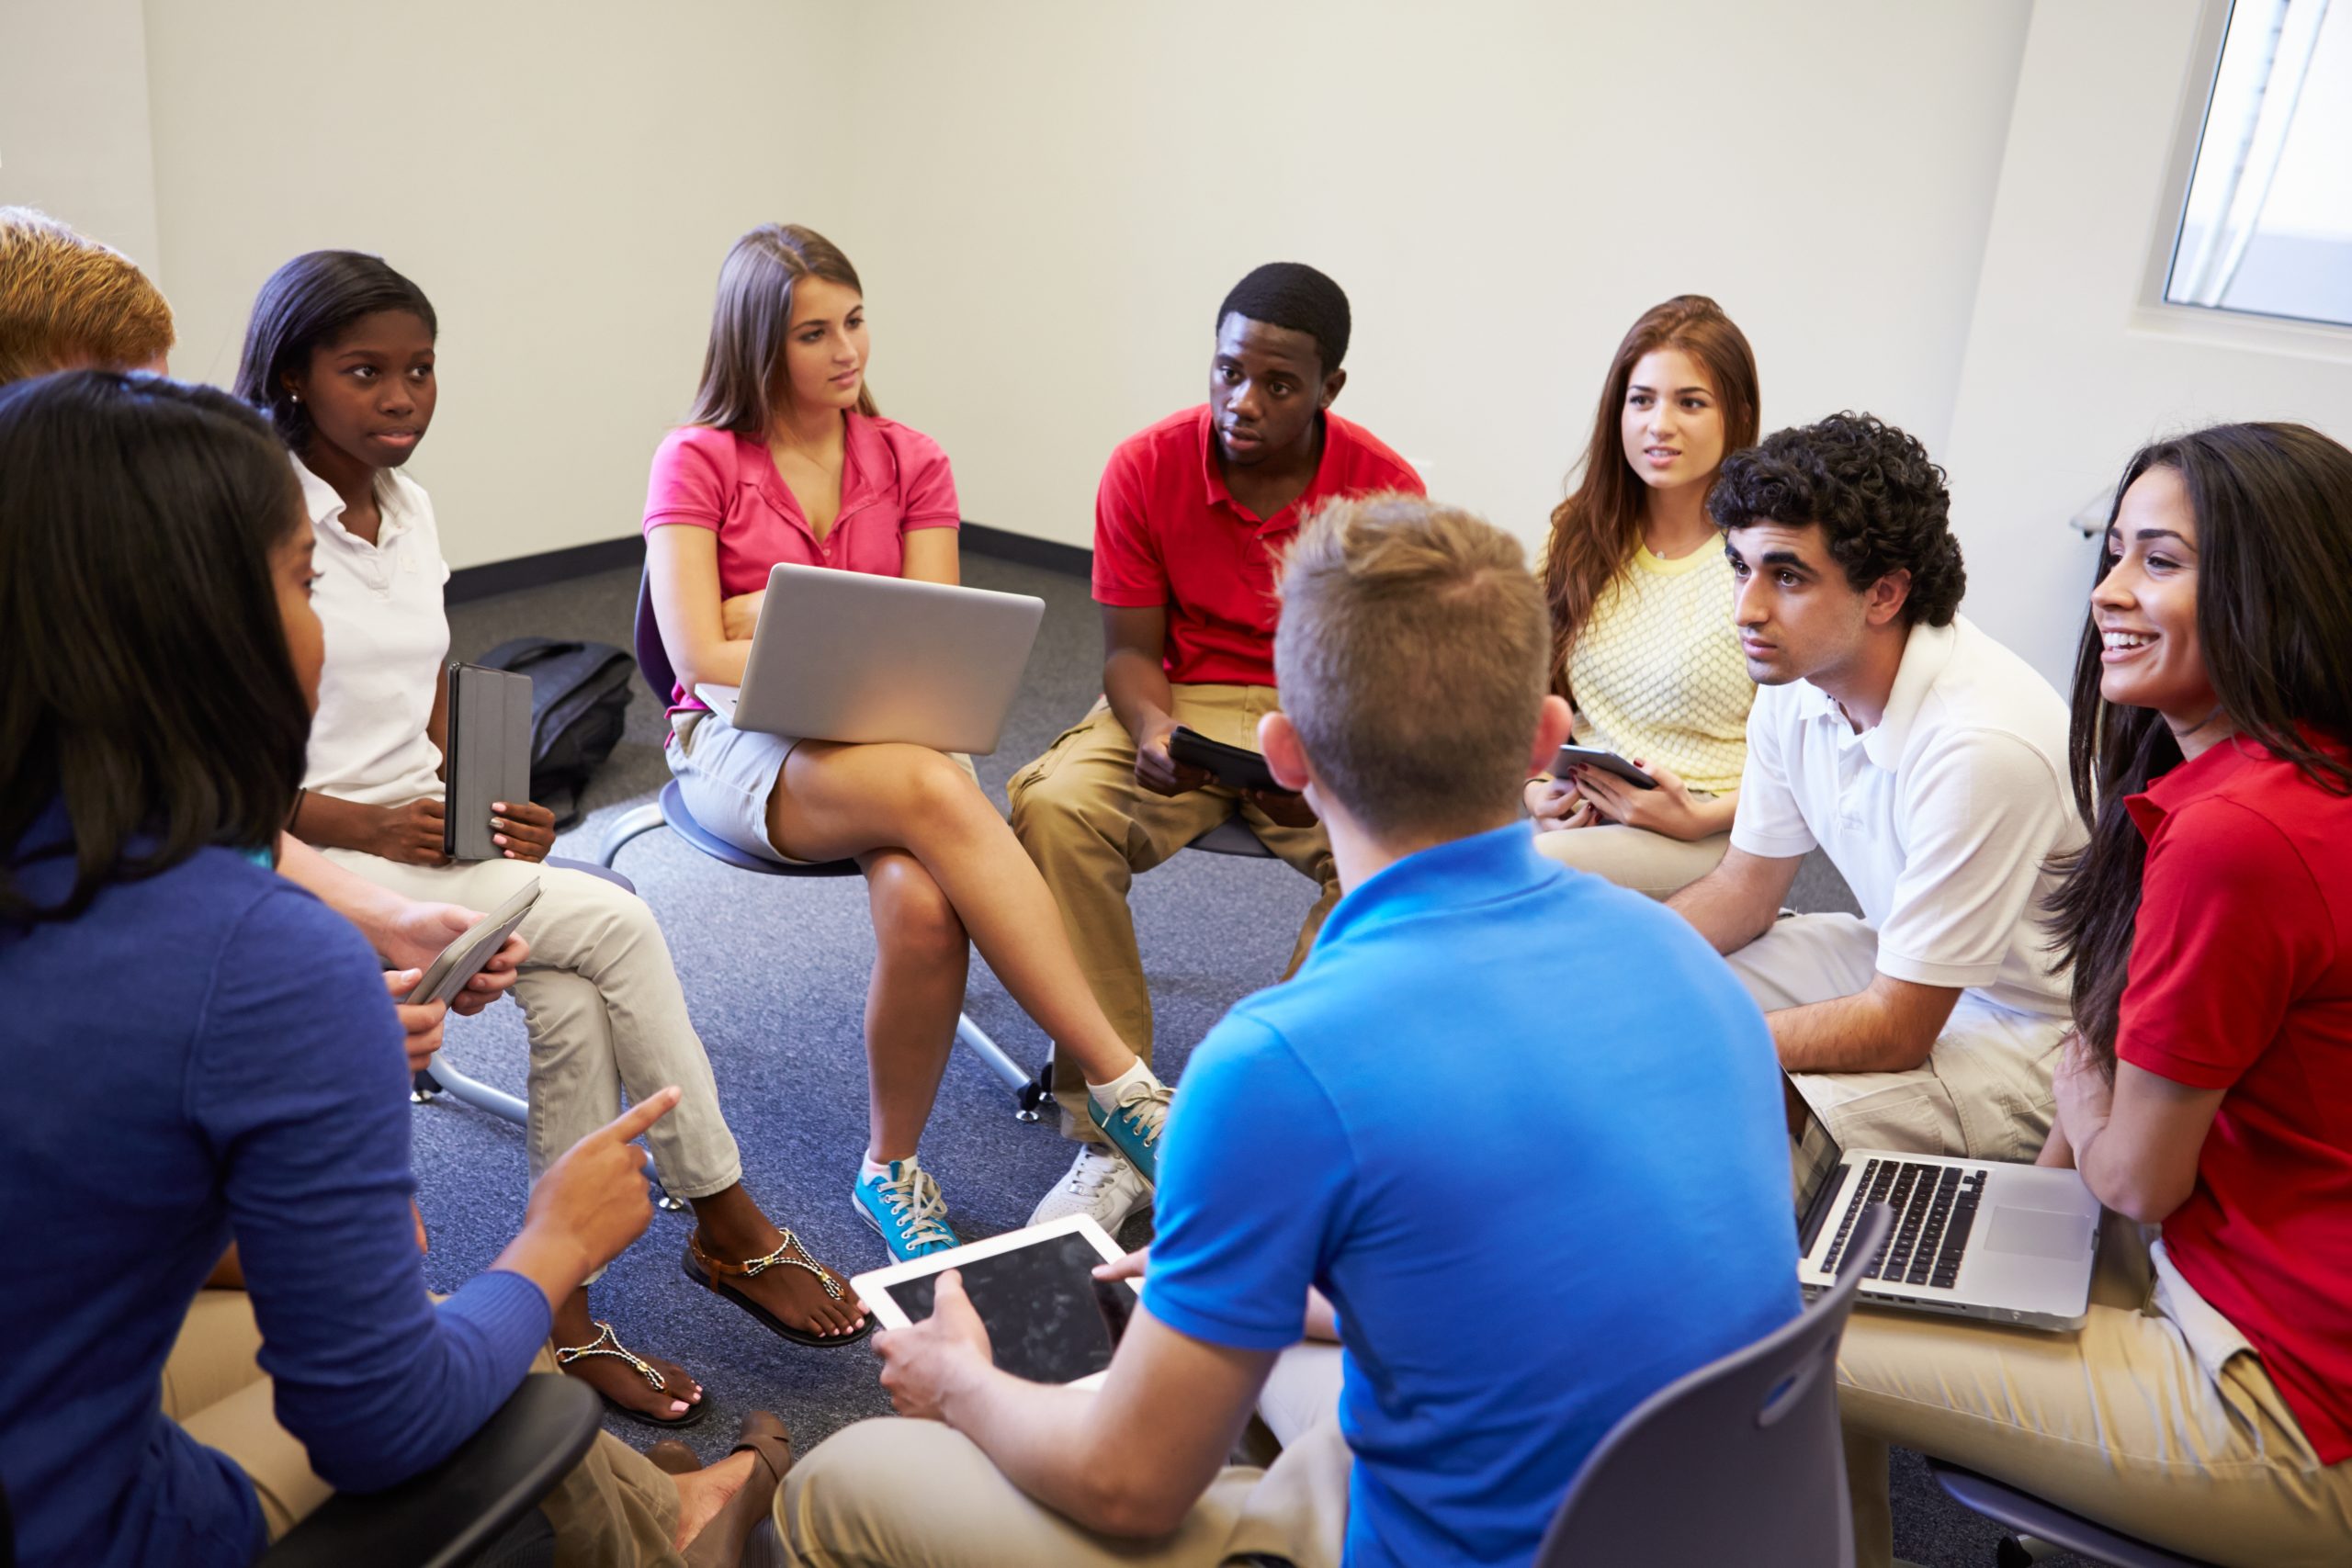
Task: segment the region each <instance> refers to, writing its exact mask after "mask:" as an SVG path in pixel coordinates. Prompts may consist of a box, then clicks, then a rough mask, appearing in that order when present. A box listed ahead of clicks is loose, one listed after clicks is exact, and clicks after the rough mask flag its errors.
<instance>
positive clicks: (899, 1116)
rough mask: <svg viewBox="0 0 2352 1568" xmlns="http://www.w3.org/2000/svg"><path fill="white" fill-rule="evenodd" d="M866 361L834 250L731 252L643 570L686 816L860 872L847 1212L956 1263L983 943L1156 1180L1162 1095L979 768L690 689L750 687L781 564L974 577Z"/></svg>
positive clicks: (744, 845)
mask: <svg viewBox="0 0 2352 1568" xmlns="http://www.w3.org/2000/svg"><path fill="white" fill-rule="evenodd" d="M867 344H868V338H867V332H866V324H865V289H864V288H863V286H861V285H860V284H859V282H858V278H857V271H856V269H855V268H854V267H853V266H851V265H850V262H849V258H848V257H847V256H845V255H843V254H842V252H841V251H840V249H839V248H838V247H836V246H835V245H833V244H832V243H831V242H830V241H828V240H826V239H825V237H824V236H823V235H821V234H818V233H816V232H814V231H810V230H808V229H804V228H802V227H800V226H799V225H797V224H783V223H769V224H763V225H762V226H761V227H759V228H757V229H754V230H752V231H751V232H750V233H748V234H745V235H744V236H743V237H742V238H741V239H740V240H738V241H736V243H735V245H734V248H733V249H732V250H730V251H729V253H728V255H727V261H726V264H725V265H724V266H723V267H722V268H721V270H720V272H719V276H718V306H717V309H716V310H715V311H714V313H713V316H712V319H711V327H710V343H709V347H708V349H707V352H706V354H705V356H704V360H703V375H702V386H701V389H700V390H699V391H698V392H697V393H696V394H695V401H694V408H693V411H692V412H690V413H689V414H688V416H687V420H688V423H686V424H685V425H684V427H682V428H680V429H678V430H674V431H673V432H671V434H670V436H669V438H668V439H667V440H665V441H664V442H663V443H662V449H661V451H660V452H659V453H657V454H656V455H655V457H654V459H653V475H652V481H651V483H650V487H649V490H648V494H647V498H646V505H645V539H646V572H647V577H648V581H649V582H650V588H651V596H652V604H653V609H654V614H655V616H656V618H657V619H658V620H659V621H660V623H661V628H662V645H663V647H664V648H665V649H667V650H668V652H669V655H670V661H671V664H672V667H673V669H674V670H675V671H676V672H677V678H678V686H677V690H676V691H675V692H673V693H671V694H669V695H670V699H671V708H670V718H671V739H670V743H669V757H670V767H671V770H672V772H673V773H675V774H676V775H677V778H678V786H679V791H680V793H681V794H682V795H684V797H685V802H686V806H687V808H688V809H689V810H690V811H692V812H693V814H694V816H695V818H696V820H698V821H699V822H700V823H701V824H702V825H703V826H704V827H705V828H707V829H709V830H710V831H711V832H714V833H716V834H718V836H719V837H720V838H722V839H725V840H728V841H729V843H732V844H734V845H735V846H736V847H737V848H738V849H741V850H742V851H744V852H747V853H750V854H757V855H765V856H768V857H770V858H772V859H775V860H804V861H831V860H853V859H854V860H855V861H856V862H857V863H858V864H859V866H860V867H861V868H863V870H864V871H865V881H866V886H867V890H868V896H869V903H870V906H871V908H872V910H873V914H874V934H875V941H876V948H877V950H878V951H877V953H876V960H875V966H874V983H873V986H872V987H871V989H870V990H869V992H868V993H867V998H866V1006H865V1049H866V1070H867V1094H868V1102H869V1109H868V1129H867V1130H868V1137H867V1144H866V1149H865V1161H864V1163H863V1166H862V1168H861V1169H860V1171H859V1174H858V1177H857V1179H856V1181H855V1183H854V1185H853V1187H852V1189H851V1199H852V1201H853V1203H854V1205H855V1207H856V1210H857V1213H858V1214H859V1215H860V1216H861V1217H862V1218H864V1219H865V1221H866V1223H867V1224H871V1225H872V1226H873V1227H874V1228H875V1229H876V1231H877V1232H879V1233H880V1235H881V1236H882V1239H883V1241H884V1243H885V1244H886V1245H887V1246H888V1247H889V1249H890V1252H891V1254H892V1256H893V1257H894V1258H900V1259H904V1258H915V1257H920V1256H922V1255H923V1254H925V1253H929V1252H935V1251H938V1250H940V1249H942V1248H944V1247H952V1246H954V1245H956V1236H955V1235H954V1233H953V1232H952V1231H950V1230H949V1228H948V1226H947V1223H946V1214H947V1209H946V1201H945V1200H944V1198H943V1197H942V1196H941V1194H940V1190H939V1183H938V1181H937V1180H936V1179H934V1178H933V1176H932V1174H931V1173H930V1172H929V1171H927V1170H924V1169H923V1168H922V1167H921V1165H920V1164H919V1163H918V1162H917V1160H916V1151H915V1145H916V1142H917V1140H918V1139H919V1138H920V1137H921V1136H922V1130H923V1124H924V1123H925V1122H927V1121H929V1119H930V1116H931V1106H932V1100H933V1098H934V1097H935V1096H936V1095H937V1094H938V1092H939V1082H940V1077H941V1075H942V1074H943V1073H944V1071H945V1070H946V1066H947V1053H948V1047H949V1045H950V1044H951V1043H953V1041H954V1039H955V1035H956V1016H957V1014H958V1013H959V1012H961V1011H962V1010H963V1006H964V980H965V975H966V972H967V969H968V967H969V964H970V962H971V958H970V953H971V948H972V946H973V945H975V944H977V945H978V948H979V950H980V953H981V955H982V956H983V957H985V958H986V959H987V960H988V961H989V968H991V969H992V970H994V971H995V972H996V974H997V976H999V977H1000V978H1001V979H1002V980H1003V982H1004V986H1005V989H1006V990H1008V991H1010V992H1012V997H1013V999H1014V1000H1016V1001H1018V1002H1019V1003H1020V1004H1021V1005H1022V1007H1023V1009H1025V1010H1027V1011H1028V1013H1029V1016H1030V1017H1032V1018H1034V1019H1035V1020H1036V1021H1037V1022H1038V1024H1039V1026H1040V1027H1042V1028H1043V1029H1044V1030H1045V1031H1046V1033H1047V1034H1048V1035H1050V1036H1051V1037H1052V1039H1053V1041H1054V1043H1055V1046H1056V1048H1057V1050H1059V1051H1064V1052H1067V1053H1069V1060H1071V1061H1073V1062H1075V1063H1077V1064H1078V1066H1079V1068H1080V1072H1082V1073H1083V1074H1084V1076H1085V1078H1086V1083H1087V1087H1088V1091H1089V1095H1090V1098H1091V1103H1092V1106H1093V1109H1094V1111H1095V1118H1096V1122H1097V1124H1098V1125H1100V1126H1102V1127H1103V1132H1104V1134H1105V1135H1106V1136H1107V1137H1108V1138H1109V1139H1110V1141H1111V1142H1112V1144H1113V1145H1114V1146H1115V1147H1117V1148H1118V1150H1119V1152H1120V1153H1121V1154H1123V1155H1125V1156H1126V1157H1127V1158H1128V1159H1129V1160H1130V1161H1131V1162H1132V1163H1133V1164H1134V1165H1135V1166H1136V1169H1137V1170H1138V1171H1140V1172H1141V1173H1142V1174H1143V1175H1144V1177H1145V1178H1146V1179H1149V1178H1150V1177H1151V1176H1152V1175H1153V1167H1154V1164H1155V1156H1154V1146H1155V1145H1156V1143H1157V1141H1158V1138H1159V1127H1160V1124H1161V1123H1162V1122H1164V1121H1165V1119H1166V1117H1167V1114H1168V1107H1169V1096H1170V1091H1169V1089H1167V1087H1166V1086H1165V1085H1163V1084H1161V1083H1160V1081H1159V1079H1158V1078H1157V1077H1153V1076H1152V1072H1151V1069H1150V1068H1149V1067H1148V1066H1145V1065H1144V1064H1143V1063H1142V1062H1140V1061H1138V1060H1137V1059H1136V1054H1135V1053H1134V1052H1133V1051H1131V1050H1129V1049H1128V1048H1127V1046H1126V1044H1125V1043H1124V1042H1123V1041H1122V1040H1121V1039H1120V1038H1119V1035H1118V1033H1117V1032H1116V1031H1114V1029H1113V1028H1112V1027H1111V1021H1110V1020H1109V1019H1107V1018H1106V1017H1104V1016H1103V1009H1102V1007H1101V1006H1100V1005H1099V1004H1098V1003H1097V1002H1096V1001H1095V999H1094V993H1093V992H1092V991H1091V989H1090V988H1089V987H1088V986H1087V983H1086V977H1085V975H1084V974H1083V973H1082V972H1081V971H1080V968H1079V965H1078V959H1077V956H1076V955H1075V954H1074V953H1072V952H1071V951H1070V945H1069V937H1068V936H1067V935H1066V934H1065V932H1064V930H1063V926H1062V919H1061V915H1060V912H1059V911H1058V910H1057V908H1055V906H1054V897H1053V895H1052V894H1051V893H1050V892H1048V891H1047V890H1046V884H1045V881H1044V879H1043V878H1042V877H1040V876H1039V875H1038V874H1037V868H1036V866H1035V863H1033V862H1032V861H1031V860H1030V858H1029V855H1028V852H1026V851H1024V850H1023V849H1022V847H1021V844H1020V841H1019V840H1016V839H1014V838H1013V836H1012V828H1010V827H1009V826H1007V825H1006V822H1005V819H1004V818H1003V816H1002V814H1001V813H1000V812H999V811H998V810H997V808H996V807H995V806H994V805H993V804H992V803H991V802H990V801H989V798H988V796H987V795H983V794H982V793H981V792H980V786H979V783H978V779H977V778H975V777H974V775H973V773H972V771H971V765H970V763H969V762H968V761H962V760H960V759H956V758H951V757H948V756H946V755H944V753H941V752H938V751H934V750H930V749H928V748H926V747H922V746H910V745H898V744H883V743H876V744H869V745H848V744H842V743H838V742H834V741H830V740H819V739H793V738H790V737H786V736H779V735H765V734H758V733H754V732H752V731H750V730H739V729H737V728H734V727H733V726H732V725H730V724H729V722H728V720H727V718H726V716H724V715H722V714H718V713H716V712H713V711H712V710H711V709H710V708H709V707H708V706H707V705H706V704H704V703H703V702H701V701H700V700H699V699H697V698H696V697H695V694H694V693H695V686H696V685H698V684H710V685H723V686H734V685H740V684H741V682H742V680H743V669H744V665H745V662H746V661H747V660H748V659H749V658H750V655H751V649H752V628H753V627H754V626H755V625H756V624H757V622H758V620H759V613H760V605H761V602H762V600H763V598H764V597H765V590H766V584H767V580H768V573H769V570H770V569H771V568H772V567H774V566H775V565H776V564H777V563H778V562H791V563H794V564H797V565H802V566H816V567H830V568H832V569H835V570H842V571H864V572H873V573H876V574H879V575H883V576H889V577H904V578H912V579H916V580H918V581H926V582H944V583H954V582H956V581H957V578H958V575H959V568H958V565H957V559H956V525H957V520H958V511H957V507H956V481H955V478H954V476H953V475H952V474H951V473H950V472H949V471H948V467H947V455H946V454H945V453H944V452H942V451H941V450H940V449H939V445H938V443H936V442H934V441H933V440H932V439H931V437H929V436H927V435H924V434H921V433H919V432H917V431H915V430H913V429H910V427H908V426H906V425H903V424H900V423H898V422H897V421H895V420H888V419H884V418H882V417H881V416H880V414H879V413H878V412H876V406H875V402H874V396H873V393H872V392H871V391H869V390H868V389H867V388H866V384H865V362H866V355H867Z"/></svg>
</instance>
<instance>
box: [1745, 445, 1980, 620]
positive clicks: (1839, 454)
mask: <svg viewBox="0 0 2352 1568" xmlns="http://www.w3.org/2000/svg"><path fill="white" fill-rule="evenodd" d="M1707 512H1708V514H1709V515H1710V516H1712V517H1713V518H1714V520H1715V526H1716V527H1718V528H1721V529H1723V530H1724V532H1726V533H1728V532H1730V531H1731V530H1732V529H1734V528H1744V527H1747V525H1750V524H1753V523H1779V524H1782V525H1786V526H1789V527H1804V525H1807V524H1818V525H1820V526H1821V531H1822V533H1823V535H1824V536H1826V539H1827V541H1828V545H1829V555H1830V558H1831V559H1833V560H1835V561H1836V562H1837V563H1838V565H1839V566H1840V567H1841V568H1843V569H1844V570H1845V573H1846V581H1847V583H1848V585H1849V586H1850V587H1852V588H1854V589H1856V590H1858V591H1859V590H1862V589H1867V588H1868V587H1870V585H1871V583H1873V582H1876V581H1878V580H1879V579H1880V578H1882V577H1884V576H1885V575H1886V574H1887V573H1888V572H1891V571H1908V572H1909V573H1910V574H1911V591H1910V593H1909V595H1908V596H1907V597H1906V598H1905V600H1904V604H1903V613H1904V617H1905V622H1906V624H1910V625H1923V624H1924V625H1927V626H1949V625H1950V624H1951V618H1952V616H1953V615H1956V614H1958V613H1959V610H1960V600H1961V595H1962V594H1963V593H1965V592H1968V570H1967V568H1965V567H1964V566H1962V563H1961V558H1960V541H1959V540H1958V539H1955V538H1953V537H1952V533H1951V492H1950V491H1947V490H1946V489H1945V488H1944V471H1943V469H1941V468H1938V467H1937V466H1936V465H1935V464H1933V463H1931V462H1929V461H1928V449H1927V448H1926V447H1925V446H1921V445H1919V442H1918V438H1917V437H1916V436H1911V435H1906V434H1904V433H1903V432H1902V431H1900V430H1897V429H1895V428H1894V426H1893V425H1891V424H1888V423H1885V422H1884V421H1883V420H1880V419H1878V418H1876V417H1874V416H1872V415H1871V414H1866V413H1854V412H1850V411H1849V412H1845V413H1833V414H1831V415H1830V416H1829V417H1828V418H1827V419H1825V420H1822V421H1820V422H1818V423H1814V424H1807V425H1801V426H1798V427H1797V428H1795V429H1792V430H1776V431H1774V432H1773V433H1772V434H1770V435H1768V436H1766V437H1765V438H1764V439H1763V440H1762V441H1761V442H1759V443H1758V444H1757V445H1756V446H1750V447H1747V449H1745V450H1744V451H1738V452H1734V453H1733V454H1731V455H1730V456H1729V457H1725V458H1724V466H1723V468H1722V471H1721V472H1720V473H1719V474H1717V476H1716V478H1715V488H1714V489H1713V490H1712V491H1708V493H1707Z"/></svg>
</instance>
